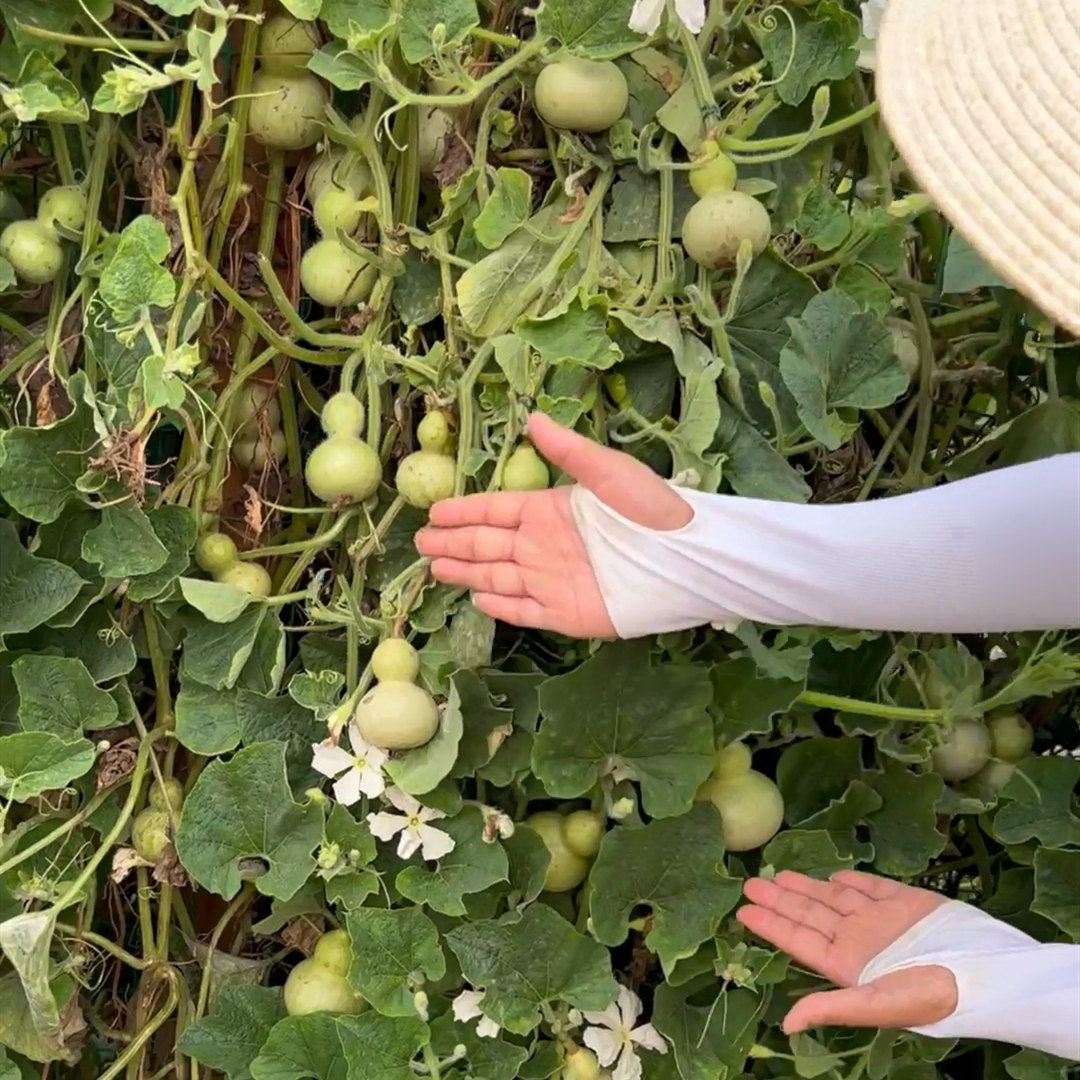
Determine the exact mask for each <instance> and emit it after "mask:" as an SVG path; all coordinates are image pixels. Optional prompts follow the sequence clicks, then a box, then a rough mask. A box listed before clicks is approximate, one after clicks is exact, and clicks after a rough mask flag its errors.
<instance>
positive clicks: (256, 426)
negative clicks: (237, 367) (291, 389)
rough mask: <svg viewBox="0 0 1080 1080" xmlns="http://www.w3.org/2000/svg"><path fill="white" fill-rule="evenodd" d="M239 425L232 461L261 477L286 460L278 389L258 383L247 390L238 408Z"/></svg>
mask: <svg viewBox="0 0 1080 1080" xmlns="http://www.w3.org/2000/svg"><path fill="white" fill-rule="evenodd" d="M237 414H238V417H237V418H238V420H239V423H238V424H237V429H236V435H235V436H234V437H233V443H232V458H233V461H235V462H236V464H237V465H239V466H240V468H241V469H243V470H244V471H245V472H254V473H261V472H262V471H263V470H264V469H266V468H267V467H268V466H269V465H270V464H271V463H273V464H274V465H278V464H280V463H281V461H282V460H283V459H284V457H285V432H283V431H282V430H281V406H280V405H279V404H278V401H277V395H276V394H275V392H274V388H273V387H272V386H270V385H269V384H268V383H263V382H256V383H251V384H250V385H248V386H245V387H244V389H243V390H242V391H241V393H240V401H239V403H238V405H237Z"/></svg>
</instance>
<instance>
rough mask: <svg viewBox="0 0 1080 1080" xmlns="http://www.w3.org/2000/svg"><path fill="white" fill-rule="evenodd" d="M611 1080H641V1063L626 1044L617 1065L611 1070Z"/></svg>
mask: <svg viewBox="0 0 1080 1080" xmlns="http://www.w3.org/2000/svg"><path fill="white" fill-rule="evenodd" d="M611 1080H641V1062H640V1061H638V1056H637V1054H635V1053H634V1048H633V1046H631V1045H630V1043H627V1044H626V1045H625V1046H624V1047H623V1052H622V1053H621V1054H620V1055H619V1063H618V1064H617V1065H616V1066H615V1068H614V1069H612V1070H611Z"/></svg>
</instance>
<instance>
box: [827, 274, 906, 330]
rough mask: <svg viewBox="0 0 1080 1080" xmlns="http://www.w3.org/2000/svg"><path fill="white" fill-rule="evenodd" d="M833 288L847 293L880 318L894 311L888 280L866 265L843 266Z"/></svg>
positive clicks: (865, 309)
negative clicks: (884, 279) (883, 279)
mask: <svg viewBox="0 0 1080 1080" xmlns="http://www.w3.org/2000/svg"><path fill="white" fill-rule="evenodd" d="M833 288H835V289H839V290H840V292H842V293H847V295H848V296H850V297H851V298H852V299H853V300H855V301H856V302H857V303H858V305H859V307H860V308H862V309H863V310H864V311H869V312H871V313H872V314H874V315H876V316H877V317H878V318H879V319H883V318H885V316H886V315H888V314H889V313H890V312H891V311H892V298H893V291H892V289H891V288H889V285H888V282H885V281H882V280H881V278H880V276H879V275H877V274H875V273H874V272H873V270H871V269H869V267H866V266H860V265H858V264H856V265H854V266H842V267H841V268H840V270H839V271H838V272H837V275H836V277H835V278H834V279H833Z"/></svg>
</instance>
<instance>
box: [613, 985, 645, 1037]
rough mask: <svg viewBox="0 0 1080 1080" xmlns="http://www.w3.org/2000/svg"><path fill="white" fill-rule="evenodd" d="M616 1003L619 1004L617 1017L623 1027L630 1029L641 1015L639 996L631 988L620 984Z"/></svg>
mask: <svg viewBox="0 0 1080 1080" xmlns="http://www.w3.org/2000/svg"><path fill="white" fill-rule="evenodd" d="M616 1004H617V1005H618V1006H619V1017H620V1018H621V1020H622V1025H623V1027H624V1028H626V1029H627V1031H630V1030H631V1029H632V1028H633V1026H634V1025H635V1024H636V1023H637V1022H638V1017H639V1016H640V1015H641V998H639V997H638V996H637V994H635V993H634V991H633V990H630V989H628V988H627V987H625V986H620V987H619V998H618V1001H617V1002H616Z"/></svg>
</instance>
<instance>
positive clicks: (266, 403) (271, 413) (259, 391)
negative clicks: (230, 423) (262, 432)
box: [236, 382, 281, 434]
mask: <svg viewBox="0 0 1080 1080" xmlns="http://www.w3.org/2000/svg"><path fill="white" fill-rule="evenodd" d="M236 420H237V424H238V427H239V429H240V430H242V431H244V432H245V433H252V434H253V433H255V432H257V431H258V430H259V425H260V424H263V423H264V424H265V425H266V427H267V428H268V429H269V430H270V431H273V430H274V429H275V428H279V427H281V406H280V405H279V404H278V400H277V393H276V392H275V390H274V388H273V387H272V386H270V385H269V384H268V383H264V382H256V383H249V384H248V385H247V386H245V387H244V388H243V390H241V391H240V400H239V401H238V402H237V403H236Z"/></svg>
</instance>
